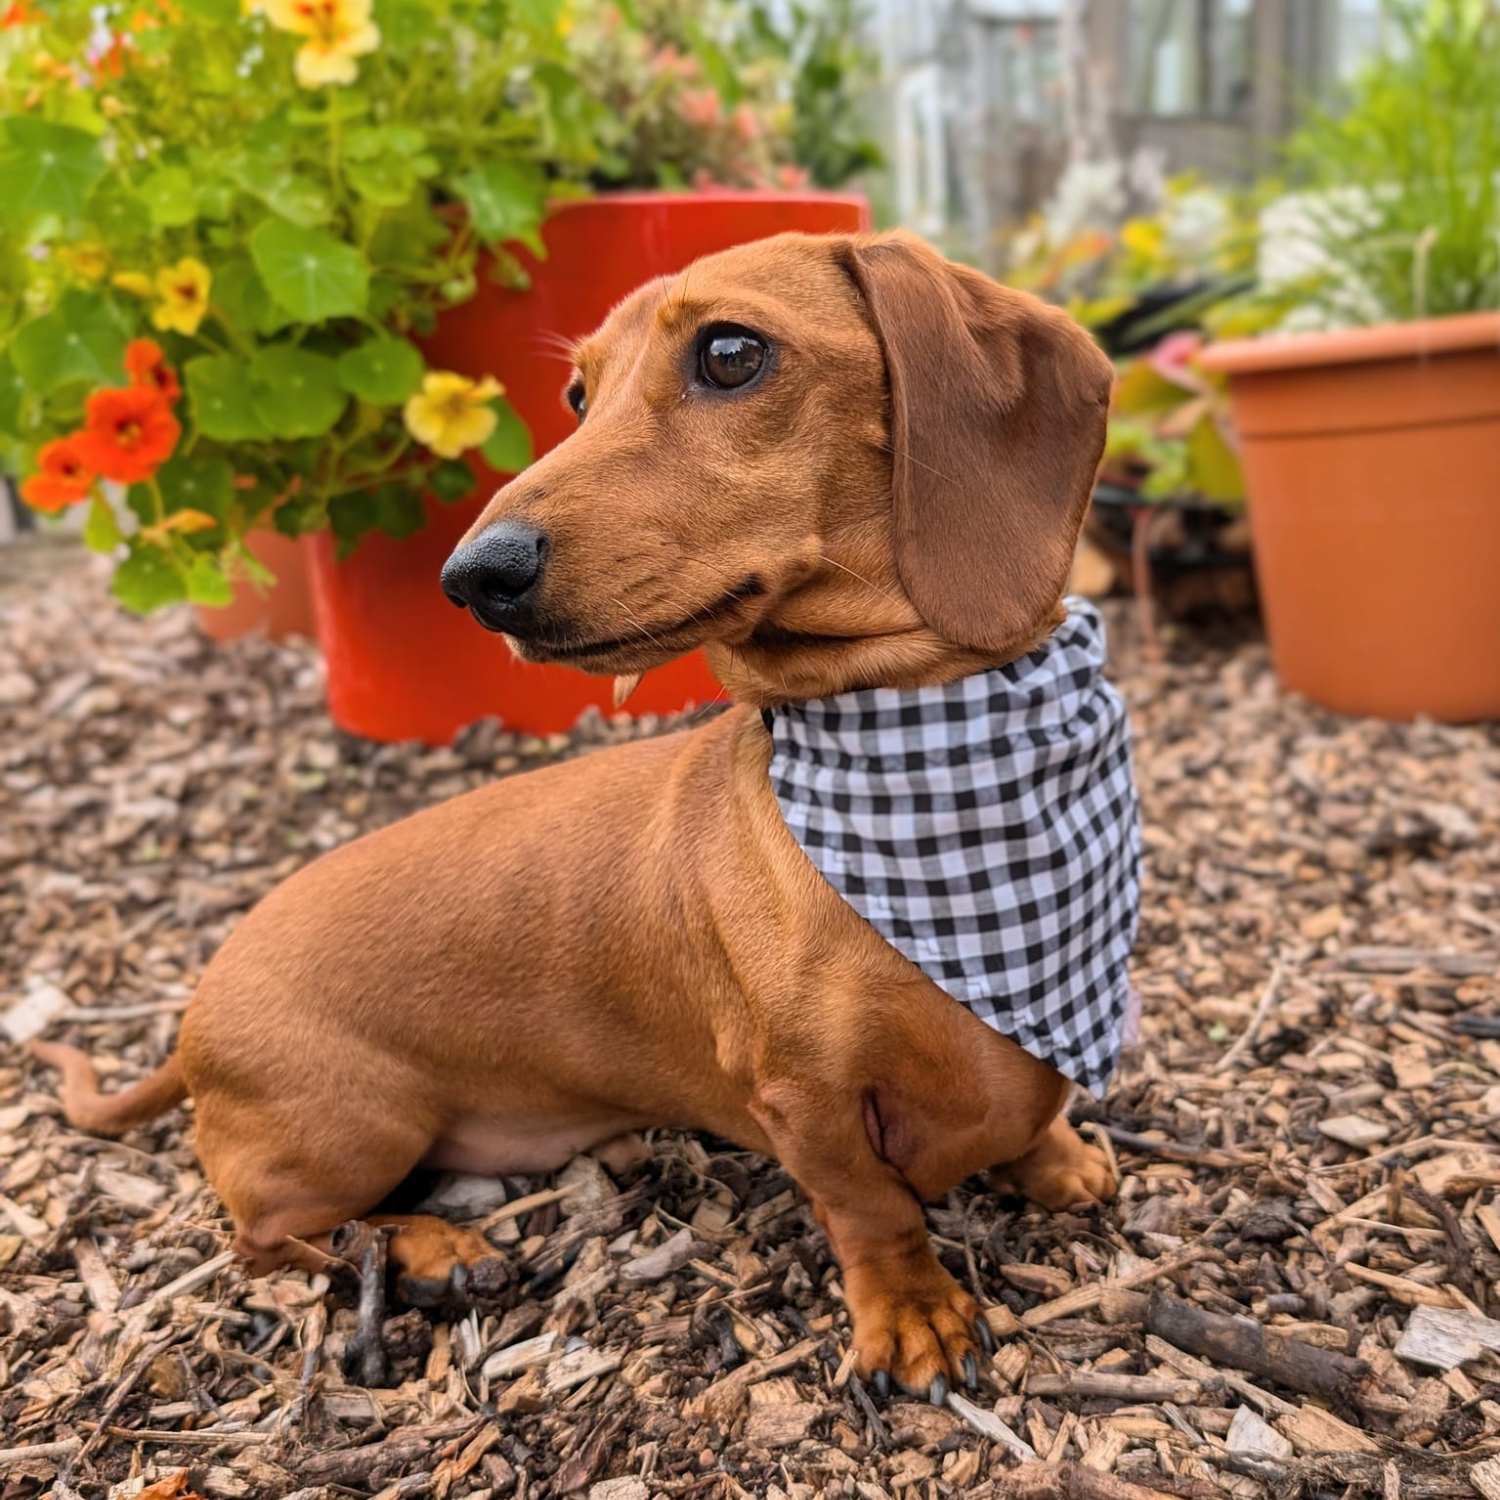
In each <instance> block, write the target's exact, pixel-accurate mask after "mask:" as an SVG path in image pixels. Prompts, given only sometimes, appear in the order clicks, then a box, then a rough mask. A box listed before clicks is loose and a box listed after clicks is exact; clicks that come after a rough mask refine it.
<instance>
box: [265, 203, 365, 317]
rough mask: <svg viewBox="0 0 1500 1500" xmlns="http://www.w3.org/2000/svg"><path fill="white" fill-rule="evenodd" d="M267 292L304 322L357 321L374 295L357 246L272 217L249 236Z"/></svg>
mask: <svg viewBox="0 0 1500 1500" xmlns="http://www.w3.org/2000/svg"><path fill="white" fill-rule="evenodd" d="M250 255H251V258H252V259H253V260H254V261H255V269H256V270H257V271H259V272H260V279H261V280H262V281H263V282H264V283H265V286H266V290H267V291H268V292H270V294H271V295H272V296H273V297H274V298H275V299H276V301H277V302H278V303H280V305H281V306H282V307H284V308H285V309H286V310H287V311H288V312H289V313H291V314H292V316H293V317H295V318H296V319H298V321H299V322H303V323H321V322H324V321H326V320H327V319H329V318H349V317H358V316H359V315H360V314H361V313H363V312H364V310H365V304H366V302H367V301H368V299H369V295H370V266H369V262H368V261H366V259H365V258H364V256H363V255H362V254H360V252H359V251H358V250H357V249H356V248H355V247H354V246H353V245H347V244H345V243H344V242H343V241H342V240H337V239H335V238H334V237H333V236H332V235H331V234H327V233H325V232H324V231H323V230H321V229H304V228H300V227H299V226H297V225H295V224H287V223H283V222H282V221H280V220H278V219H268V220H266V222H265V223H264V224H262V225H261V226H260V228H259V229H257V230H256V231H255V233H254V234H252V235H251V236H250Z"/></svg>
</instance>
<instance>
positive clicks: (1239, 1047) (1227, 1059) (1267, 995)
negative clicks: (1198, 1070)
mask: <svg viewBox="0 0 1500 1500" xmlns="http://www.w3.org/2000/svg"><path fill="white" fill-rule="evenodd" d="M1281 976H1282V965H1281V960H1280V959H1279V958H1278V959H1277V960H1276V961H1275V963H1273V964H1272V965H1271V975H1270V978H1268V979H1267V980H1266V987H1265V989H1263V990H1262V991H1261V992H1260V1002H1259V1003H1258V1004H1257V1005H1256V1007H1255V1013H1254V1014H1253V1015H1252V1016H1251V1017H1250V1024H1249V1025H1248V1026H1246V1027H1245V1029H1244V1030H1243V1031H1242V1032H1241V1033H1240V1034H1239V1037H1238V1038H1237V1039H1236V1040H1235V1043H1234V1045H1233V1046H1232V1047H1230V1049H1229V1051H1228V1052H1226V1053H1225V1054H1224V1055H1223V1057H1221V1058H1220V1059H1219V1060H1218V1062H1217V1063H1215V1064H1214V1072H1215V1073H1226V1072H1228V1071H1229V1069H1230V1068H1232V1067H1233V1066H1234V1065H1235V1064H1236V1063H1237V1062H1238V1061H1239V1060H1240V1058H1242V1057H1243V1056H1244V1055H1245V1053H1246V1052H1248V1051H1249V1050H1250V1048H1251V1047H1253V1046H1254V1045H1255V1039H1256V1037H1258V1036H1259V1035H1260V1028H1261V1027H1262V1026H1264V1025H1265V1023H1266V1017H1267V1016H1268V1015H1270V1013H1271V1007H1272V1006H1273V1005H1275V1003H1276V995H1277V992H1278V991H1279V990H1280V989H1281Z"/></svg>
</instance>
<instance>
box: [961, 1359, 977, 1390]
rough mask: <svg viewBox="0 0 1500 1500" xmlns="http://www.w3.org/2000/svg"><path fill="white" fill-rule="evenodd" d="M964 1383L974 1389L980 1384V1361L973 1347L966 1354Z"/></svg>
mask: <svg viewBox="0 0 1500 1500" xmlns="http://www.w3.org/2000/svg"><path fill="white" fill-rule="evenodd" d="M964 1384H965V1385H966V1386H968V1388H969V1389H970V1390H971V1391H972V1390H975V1389H977V1388H978V1386H979V1361H978V1360H977V1359H976V1358H975V1357H974V1351H973V1350H972V1349H970V1350H969V1352H968V1353H967V1354H966V1355H964Z"/></svg>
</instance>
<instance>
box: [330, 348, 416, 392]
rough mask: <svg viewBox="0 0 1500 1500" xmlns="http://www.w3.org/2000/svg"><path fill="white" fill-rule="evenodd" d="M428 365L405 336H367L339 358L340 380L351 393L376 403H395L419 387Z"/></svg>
mask: <svg viewBox="0 0 1500 1500" xmlns="http://www.w3.org/2000/svg"><path fill="white" fill-rule="evenodd" d="M426 368H427V365H426V362H425V361H424V360H423V358H422V355H421V352H420V350H418V349H417V347H416V345H415V344H409V343H408V342H407V341H406V340H405V339H398V338H386V337H382V338H373V339H366V340H365V341H364V343H362V344H360V345H359V346H358V347H357V348H354V349H350V350H349V351H348V352H347V353H346V354H343V355H340V357H339V380H340V382H341V383H342V385H343V387H344V389H345V390H346V391H348V392H349V393H350V395H353V396H358V397H359V399H360V400H361V401H369V402H371V403H372V404H374V405H376V406H394V405H396V404H397V402H400V401H405V400H406V398H407V397H408V396H409V395H411V393H412V392H413V391H414V390H416V388H417V385H418V383H419V382H420V381H421V379H422V374H423V372H424V371H425V370H426Z"/></svg>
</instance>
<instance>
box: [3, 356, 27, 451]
mask: <svg viewBox="0 0 1500 1500" xmlns="http://www.w3.org/2000/svg"><path fill="white" fill-rule="evenodd" d="M25 399H26V382H25V381H24V380H22V379H21V376H20V373H19V372H18V371H17V370H16V367H15V366H14V365H13V364H11V362H10V355H9V354H7V353H6V352H5V351H4V350H3V349H0V432H6V433H10V434H12V435H15V436H19V432H20V426H21V403H22V402H23V401H24V400H25Z"/></svg>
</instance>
